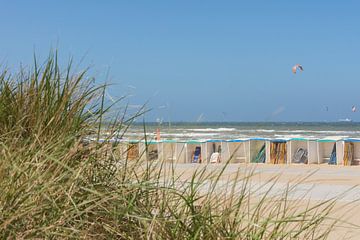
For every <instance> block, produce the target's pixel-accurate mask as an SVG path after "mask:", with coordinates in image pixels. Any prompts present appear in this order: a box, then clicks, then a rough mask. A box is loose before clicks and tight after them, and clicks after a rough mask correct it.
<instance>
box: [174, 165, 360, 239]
mask: <svg viewBox="0 0 360 240" xmlns="http://www.w3.org/2000/svg"><path fill="white" fill-rule="evenodd" d="M223 166H224V165H222V164H212V165H204V164H176V165H174V170H175V174H176V175H177V176H179V177H180V178H179V180H180V181H183V182H186V181H189V179H190V177H191V176H192V175H193V174H194V172H195V171H199V170H200V169H203V168H206V169H207V171H208V172H209V173H210V172H216V171H218V170H219V169H221V168H222V167H223ZM359 171H360V167H339V166H329V165H270V164H229V165H228V166H226V168H225V170H224V172H223V175H222V177H221V178H220V180H219V182H218V185H217V188H216V191H217V192H218V193H219V194H226V192H227V191H228V190H229V184H230V185H231V184H233V183H234V179H235V176H236V174H237V173H240V175H249V174H250V175H251V178H250V184H251V189H252V190H254V192H256V194H258V195H259V196H261V195H262V194H263V193H265V192H266V191H268V190H269V189H270V188H271V191H270V195H269V196H272V195H277V194H281V193H283V192H284V191H285V189H286V188H287V187H289V188H290V189H291V191H290V192H289V195H288V199H289V200H290V201H294V202H296V204H297V205H298V206H301V202H302V203H303V207H304V208H305V206H307V204H310V205H311V204H314V205H315V204H317V203H319V202H321V201H331V200H336V204H335V207H334V210H333V213H332V215H331V217H333V218H340V219H341V221H343V222H339V224H338V226H337V227H336V228H335V231H333V232H332V233H331V235H330V239H358V236H359V235H360V227H359V226H360V218H359V217H358V216H359V214H360V204H359V203H360V186H359V184H360V172H359ZM242 181H244V180H237V184H236V185H237V186H239V189H240V188H241V185H242V184H241V183H242ZM207 187H208V186H207V185H206V184H205V185H204V186H203V188H204V192H206V191H207V189H208V188H207ZM299 202H300V205H299Z"/></svg>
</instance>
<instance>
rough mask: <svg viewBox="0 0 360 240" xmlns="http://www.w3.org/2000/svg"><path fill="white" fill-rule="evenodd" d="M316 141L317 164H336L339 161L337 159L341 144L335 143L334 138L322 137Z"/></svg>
mask: <svg viewBox="0 0 360 240" xmlns="http://www.w3.org/2000/svg"><path fill="white" fill-rule="evenodd" d="M316 142H317V158H318V164H329V165H337V164H339V163H340V162H341V160H340V161H339V159H338V158H339V157H340V155H341V154H340V153H341V146H340V144H337V139H336V138H323V139H318V140H316ZM338 146H339V147H338ZM338 148H339V149H338Z"/></svg>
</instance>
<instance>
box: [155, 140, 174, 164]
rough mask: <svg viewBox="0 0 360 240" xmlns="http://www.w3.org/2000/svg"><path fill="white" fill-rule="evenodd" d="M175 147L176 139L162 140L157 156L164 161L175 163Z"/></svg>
mask: <svg viewBox="0 0 360 240" xmlns="http://www.w3.org/2000/svg"><path fill="white" fill-rule="evenodd" d="M177 147H178V144H177V142H176V140H162V141H161V143H160V148H161V151H160V156H159V158H160V159H161V160H162V161H164V162H166V163H176V162H177V161H178V157H177Z"/></svg>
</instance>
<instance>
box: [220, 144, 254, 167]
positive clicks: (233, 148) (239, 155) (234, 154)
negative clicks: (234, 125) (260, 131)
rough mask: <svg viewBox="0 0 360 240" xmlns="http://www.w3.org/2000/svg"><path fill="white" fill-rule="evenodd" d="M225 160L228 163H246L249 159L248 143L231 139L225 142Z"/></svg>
mask: <svg viewBox="0 0 360 240" xmlns="http://www.w3.org/2000/svg"><path fill="white" fill-rule="evenodd" d="M225 145H226V156H227V157H226V158H224V160H225V161H228V160H229V159H230V163H247V162H248V159H249V157H248V156H249V154H248V152H249V147H248V145H249V141H248V140H247V139H233V140H227V141H226V144H225Z"/></svg>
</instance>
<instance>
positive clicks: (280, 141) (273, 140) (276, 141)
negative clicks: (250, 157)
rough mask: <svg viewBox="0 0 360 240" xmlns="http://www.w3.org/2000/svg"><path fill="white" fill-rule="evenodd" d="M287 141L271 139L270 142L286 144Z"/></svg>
mask: <svg viewBox="0 0 360 240" xmlns="http://www.w3.org/2000/svg"><path fill="white" fill-rule="evenodd" d="M288 140H289V139H283V138H275V139H271V140H270V141H271V142H275V143H286V142H287V141H288Z"/></svg>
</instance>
